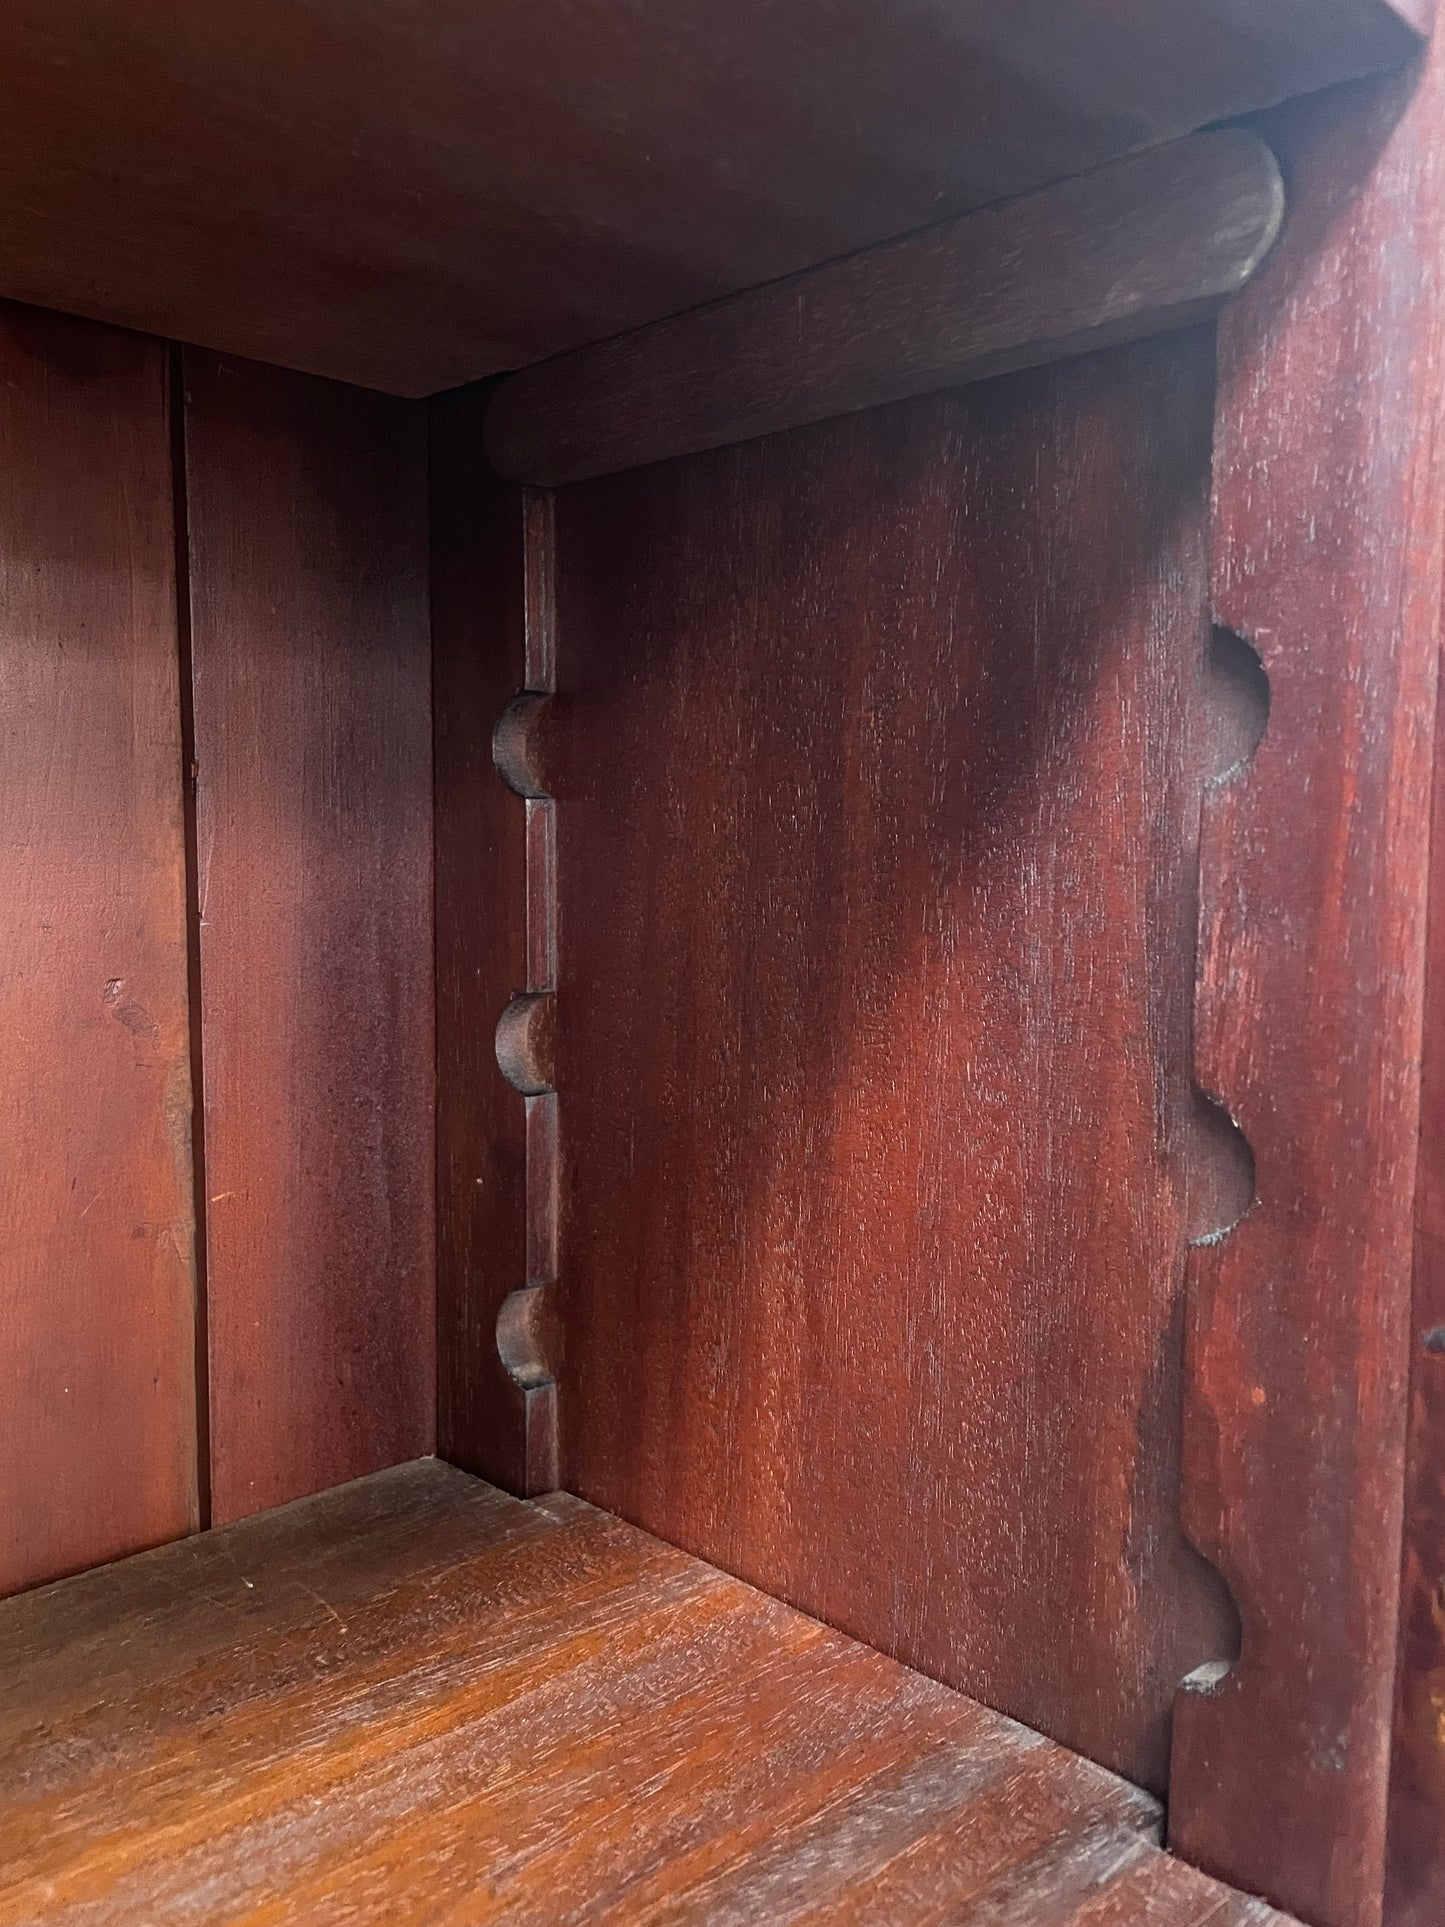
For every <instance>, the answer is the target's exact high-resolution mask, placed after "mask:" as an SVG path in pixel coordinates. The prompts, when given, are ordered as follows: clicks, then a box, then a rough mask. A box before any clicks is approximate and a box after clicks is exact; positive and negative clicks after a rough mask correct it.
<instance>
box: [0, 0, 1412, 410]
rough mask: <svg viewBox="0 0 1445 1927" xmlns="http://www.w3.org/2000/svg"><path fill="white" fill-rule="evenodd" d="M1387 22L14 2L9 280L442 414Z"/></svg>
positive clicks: (1044, 171) (551, 3)
mask: <svg viewBox="0 0 1445 1927" xmlns="http://www.w3.org/2000/svg"><path fill="white" fill-rule="evenodd" d="M1416 11H1417V9H1416V8H1415V7H1414V6H1413V5H1410V6H1401V5H1396V6H1391V5H1388V4H1386V0H1269V4H1267V5H1253V6H1252V5H1249V4H1245V3H1243V0H1195V4H1193V5H1190V6H1183V5H1178V6H1173V7H1168V8H1161V7H1160V6H1159V5H1158V4H1157V0H1118V3H1117V4H1114V5H1111V6H1109V7H1107V8H1103V7H1096V6H1089V5H1087V4H1085V3H1084V0H1030V3H1029V4H1027V5H1014V6H1011V7H998V6H995V5H989V4H986V0H954V3H953V4H946V5H940V4H938V0H794V4H791V5H788V6H778V5H775V4H771V0H736V3H735V4H733V5H730V6H726V7H722V6H718V5H716V4H715V0H625V3H624V0H490V4H478V3H477V0H473V3H472V4H469V5H462V4H459V0H417V3H416V4H413V5H410V6H406V7H369V8H365V9H358V8H355V7H352V6H348V5H346V4H344V0H235V3H234V4H232V5H229V6H224V7H223V6H220V5H216V4H214V0H203V4H200V5H196V6H192V7H189V8H185V9H182V10H180V11H177V9H175V8H174V7H172V6H168V5H164V4H162V3H161V0H129V4H127V5H126V6H124V7H117V6H115V5H114V4H108V3H107V0H16V3H15V4H14V5H12V6H11V7H9V8H7V9H6V10H5V12H4V17H3V19H0V74H3V75H4V77H5V78H4V92H3V96H0V100H3V109H4V111H3V113H0V200H3V205H4V207H5V212H6V218H5V221H4V223H3V227H0V294H9V295H13V296H18V297H20V298H22V299H24V300H28V301H33V302H38V303H41V304H43V305H45V306H48V307H56V308H63V309H67V310H73V311H76V312H79V313H84V314H91V315H95V316H98V317H100V318H101V319H105V320H113V321H121V322H125V323H127V324H128V325H130V326H133V327H138V328H143V329H148V330H151V331H154V332H156V333H159V334H166V335H173V336H176V337H178V338H180V339H182V340H187V341H194V342H199V343H201V344H203V345H206V346H211V347H216V348H222V349H228V350H232V351H236V352H240V353H243V354H247V355H252V356H256V357H258V358H260V359H263V360H266V361H274V362H281V363H284V364H287V365H289V366H293V367H298V368H303V369H307V370H311V371H313V372H316V373H320V374H329V375H336V376H341V377H344V378H345V379H348V380H351V381H357V382H361V383H363V384H366V385H370V386H375V387H380V388H387V389H392V390H395V391H397V392H399V393H403V394H423V393H427V392H430V391H432V390H435V389H439V388H445V387H449V386H452V385H453V384H456V383H458V382H462V381H466V380H470V379H472V378H474V377H477V376H480V375H484V374H487V373H490V372H492V371H495V370H497V369H500V368H507V367H513V366H517V365H519V364H522V363H525V362H529V361H533V360H536V359H538V358H540V357H543V356H546V355H549V354H554V353H556V352H558V351H560V350H562V349H566V348H570V347H575V346H577V345H579V344H581V343H583V342H587V341H592V340H597V339H599V338H601V337H604V336H607V335H611V334H615V333H618V332H620V331H622V330H624V329H627V328H631V327H636V326H638V325H640V324H641V323H643V322H647V321H651V320H654V319H656V318H657V317H659V316H661V315H665V314H671V313H675V312H676V311H678V310H679V309H682V308H686V307H690V306H692V305H694V304H695V303H698V302H701V301H706V300H709V299H712V298H714V297H716V296H719V295H722V294H726V293H729V292H731V291H732V290H734V289H737V288H740V287H745V286H749V285H752V284H754V283H757V282H761V281H767V280H770V279H772V278H774V277H776V276H779V275H783V274H787V273H791V272H793V271H795V270H797V269H800V268H804V267H807V266H810V265H812V264H813V263H815V262H818V261H821V260H825V259H828V258H829V257H831V256H834V255H838V254H842V253H845V252H847V251H848V250H850V249H852V248H856V247H860V246H863V245H865V244H867V243H870V242H874V241H878V240H882V239H884V238H886V237H888V236H890V235H895V234H900V233H904V232H906V231H907V230H909V229H911V228H915V227H918V226H921V225H923V224H925V223H928V222H931V221H934V220H938V219H940V218H943V217H945V216H947V215H950V214H957V213H961V212H963V211H965V210H967V209H969V208H974V207H978V206H982V205H984V204H985V203H987V202H989V201H992V200H996V199H999V198H1002V197H1003V196H1006V195H1010V194H1015V193H1019V192H1021V191H1022V190H1024V189H1026V188H1029V187H1033V186H1036V185H1039V184H1040V183H1042V182H1045V181H1048V180H1054V179H1059V178H1061V177H1063V176H1065V175H1068V174H1072V173H1077V172H1080V171H1082V170H1083V169H1086V168H1089V167H1093V166H1096V165H1098V164H1099V163H1100V162H1102V161H1105V160H1109V159H1112V158H1114V157H1116V156H1118V155H1120V154H1122V153H1125V152H1128V151H1130V150H1131V149H1133V148H1136V147H1140V146H1146V145H1149V144H1151V143H1153V142H1155V141H1159V140H1162V139H1166V138H1169V137H1171V136H1174V135H1177V134H1181V133H1185V132H1188V131H1189V130H1191V129H1193V128H1196V127H1199V126H1202V125H1204V124H1205V123H1207V122H1210V121H1213V120H1217V119H1219V118H1221V117H1224V116H1227V115H1231V114H1236V113H1240V112H1243V111H1246V110H1249V109H1253V108H1258V107H1261V106H1264V105H1267V104H1268V103H1270V102H1273V101H1276V100H1279V99H1281V98H1283V97H1285V96H1287V95H1290V94H1294V93H1300V92H1305V91H1308V90H1310V89H1313V88H1317V87H1321V86H1324V85H1327V84H1329V83H1330V82H1333V81H1336V80H1340V79H1343V78H1345V77H1347V76H1349V75H1351V74H1356V73H1362V72H1366V71H1371V70H1375V69H1378V68H1381V67H1386V66H1391V65H1396V64H1399V63H1400V62H1402V61H1403V60H1404V59H1406V58H1407V57H1408V55H1409V54H1410V52H1411V51H1412V50H1413V48H1414V47H1415V45H1416V44H1417V43H1416V38H1415V33H1414V31H1413V27H1412V25H1410V24H1407V19H1408V18H1410V17H1411V16H1413V14H1414V13H1415V12H1416Z"/></svg>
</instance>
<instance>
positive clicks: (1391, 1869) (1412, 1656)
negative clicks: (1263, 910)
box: [1386, 730, 1445, 1927]
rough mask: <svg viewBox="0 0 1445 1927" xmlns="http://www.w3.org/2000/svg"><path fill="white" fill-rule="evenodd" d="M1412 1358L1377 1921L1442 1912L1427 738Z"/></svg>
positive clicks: (1438, 762)
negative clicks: (1385, 1836)
mask: <svg viewBox="0 0 1445 1927" xmlns="http://www.w3.org/2000/svg"><path fill="white" fill-rule="evenodd" d="M1413 1338H1414V1360H1413V1382H1412V1387H1411V1397H1410V1435H1409V1471H1408V1477H1407V1483H1406V1487H1405V1521H1404V1525H1405V1557H1404V1562H1403V1570H1404V1585H1403V1598H1402V1600H1401V1608H1400V1651H1399V1660H1398V1670H1397V1678H1396V1703H1395V1746H1394V1758H1393V1763H1392V1767H1391V1776H1390V1829H1389V1865H1388V1886H1387V1891H1386V1919H1387V1920H1388V1921H1389V1923H1390V1927H1436V1923H1437V1922H1438V1921H1440V1920H1442V1919H1445V754H1442V742H1441V737H1440V735H1439V732H1438V730H1437V733H1436V738H1435V802H1434V829H1433V833H1432V839H1431V874H1430V915H1429V948H1428V953H1427V960H1426V980H1425V1048H1424V1052H1423V1054H1422V1060H1421V1108H1420V1162H1419V1170H1418V1174H1417V1179H1416V1190H1415V1291H1414V1319H1413Z"/></svg>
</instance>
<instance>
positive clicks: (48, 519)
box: [0, 308, 197, 1591]
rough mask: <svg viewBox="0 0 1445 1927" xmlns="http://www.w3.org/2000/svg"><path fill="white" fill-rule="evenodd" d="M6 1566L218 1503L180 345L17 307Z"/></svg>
mask: <svg viewBox="0 0 1445 1927" xmlns="http://www.w3.org/2000/svg"><path fill="white" fill-rule="evenodd" d="M0 470H3V473H4V476H5V482H4V487H3V489H0V815H3V819H4V834H3V837H0V1219H3V1222H4V1226H5V1235H4V1240H3V1248H0V1385H3V1388H4V1389H3V1394H0V1591H11V1590H14V1589H15V1588H17V1587H21V1586H28V1585H33V1584H34V1583H36V1582H37V1581H39V1580H43V1579H49V1578H53V1577H55V1576H56V1575H57V1574H60V1573H64V1572H68V1571H71V1570H74V1569H75V1568H77V1567H82V1566H87V1565H91V1564H94V1563H96V1562H97V1561H100V1560H104V1559H110V1558H114V1557H116V1556H117V1555H118V1554H121V1553H125V1552H130V1551H134V1550H135V1549H136V1548H137V1547H140V1546H145V1545H151V1544H154V1543H156V1542H157V1541H160V1540H164V1539H169V1538H174V1537H175V1536H176V1535H177V1534H180V1533H184V1532H186V1531H187V1530H188V1529H190V1528H192V1527H193V1526H194V1525H195V1524H196V1483H197V1481H196V1413H195V1378H194V1364H195V1335H194V1318H195V1312H194V1289H195V1286H194V1259H195V1251H194V1231H193V1203H192V1177H191V1146H190V1064H189V1021H188V1008H187V983H186V930H185V857H184V840H183V824H182V769H181V741H180V696H179V689H178V660H179V658H178V649H177V636H176V594H175V546H174V528H173V517H172V505H171V476H170V438H169V427H168V407H167V387H166V369H165V350H164V348H163V347H162V345H161V344H160V343H159V342H153V341H146V340H143V339H141V338H140V337H138V336H134V335H123V334H118V333H116V332H114V331H113V330H110V329H106V328H99V327H95V326H92V325H90V324H88V323H83V322H75V321H69V320H66V319H64V318H63V317H61V316H58V315H46V314H40V313H37V312H34V311H26V310H21V309H14V308H6V309H3V310H0Z"/></svg>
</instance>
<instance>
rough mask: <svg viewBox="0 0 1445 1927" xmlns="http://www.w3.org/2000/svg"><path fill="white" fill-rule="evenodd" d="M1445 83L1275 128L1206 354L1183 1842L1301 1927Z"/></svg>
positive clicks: (1419, 974) (1374, 1199)
mask: <svg viewBox="0 0 1445 1927" xmlns="http://www.w3.org/2000/svg"><path fill="white" fill-rule="evenodd" d="M1442 101H1445V96H1442V79H1441V68H1440V56H1439V55H1438V54H1437V55H1435V56H1433V57H1432V63H1431V66H1430V69H1429V70H1428V72H1427V73H1426V75H1425V77H1424V79H1423V82H1422V84H1421V86H1420V88H1419V90H1418V91H1417V92H1415V93H1414V94H1413V97H1412V94H1411V90H1410V88H1409V87H1407V86H1404V85H1398V86H1394V87H1389V88H1372V89H1371V88H1362V89H1359V90H1357V91H1356V92H1354V93H1353V94H1346V95H1344V96H1341V97H1339V98H1334V99H1325V100H1321V101H1318V102H1315V103H1311V104H1309V105H1303V104H1302V105H1301V106H1300V107H1299V108H1297V109H1292V110H1288V111H1286V112H1285V113H1283V114H1281V115H1280V116H1277V117H1273V118H1272V120H1271V123H1270V125H1269V127H1268V129H1267V136H1268V138H1269V140H1270V142H1271V145H1272V146H1274V148H1275V149H1276V151H1277V153H1278V154H1279V156H1280V160H1281V165H1282V167H1283V168H1284V171H1285V176H1286V181H1287V186H1288V200H1289V206H1290V210H1291V212H1290V220H1289V224H1288V228H1287V232H1286V235H1285V236H1284V238H1283V239H1282V240H1281V242H1280V245H1279V248H1278V249H1277V250H1276V252H1275V254H1274V256H1273V257H1272V258H1271V260H1270V261H1269V262H1268V263H1267V264H1266V266H1265V268H1264V270H1263V271H1262V273H1261V275H1260V277H1259V278H1258V280H1257V281H1256V282H1255V283H1254V285H1253V286H1252V287H1251V289H1250V290H1249V291H1248V292H1247V293H1246V294H1245V295H1244V296H1243V297H1242V298H1241V300H1240V302H1239V303H1238V304H1236V305H1235V306H1234V307H1232V308H1230V309H1228V310H1226V312H1225V315H1224V317H1223V319H1222V321H1221V332H1220V394H1219V409H1218V425H1217V432H1216V453H1215V484H1214V516H1213V522H1214V532H1213V556H1214V561H1213V597H1214V609H1215V614H1216V616H1217V618H1218V620H1219V621H1220V622H1221V623H1224V624H1226V625H1228V627H1229V628H1231V629H1232V630H1234V631H1236V632H1237V633H1238V634H1240V635H1242V636H1244V637H1246V638H1248V639H1249V641H1250V642H1252V644H1253V646H1254V648H1255V649H1256V650H1257V652H1258V654H1259V656H1260V658H1261V660H1262V663H1263V667H1264V670H1265V672H1266V673H1267V675H1268V677H1269V684H1270V707H1269V721H1268V727H1267V728H1266V730H1265V732H1264V736H1263V739H1262V740H1261V742H1260V744H1259V747H1258V749H1257V751H1256V752H1255V754H1254V757H1253V760H1252V762H1251V763H1250V765H1249V767H1248V768H1247V770H1245V771H1243V772H1242V773H1241V774H1240V776H1239V777H1238V778H1237V779H1236V780H1235V781H1233V782H1231V783H1228V784H1226V785H1224V786H1223V787H1222V788H1220V790H1219V791H1218V792H1217V793H1216V795H1215V796H1214V797H1213V798H1212V800H1211V805H1210V808H1209V810H1208V813H1207V817H1206V824H1205V841H1204V850H1203V857H1202V909H1201V925H1200V928H1201V975H1200V987H1199V996H1198V1006H1197V1036H1198V1074H1199V1079H1200V1082H1201V1083H1202V1084H1203V1085H1204V1086H1205V1087H1206V1088H1207V1089H1208V1090H1210V1091H1212V1092H1213V1093H1215V1094H1216V1095H1217V1096H1218V1097H1219V1098H1220V1099H1221V1100H1222V1101H1223V1103H1224V1104H1225V1105H1226V1106H1227V1107H1228V1109H1229V1110H1230V1112H1231V1113H1232V1114H1233V1115H1234V1117H1235V1118H1236V1119H1237V1121H1238V1123H1239V1125H1240V1126H1241V1128H1242V1129H1243V1131H1244V1133H1245V1135H1246V1137H1247V1138H1248V1140H1249V1143H1250V1145H1251V1147H1252V1150H1253V1154H1254V1160H1255V1168H1256V1174H1257V1188H1258V1194H1259V1202H1258V1204H1257V1206H1256V1208H1255V1209H1254V1210H1253V1211H1251V1212H1250V1214H1249V1215H1248V1216H1247V1217H1246V1218H1245V1219H1244V1221H1243V1222H1242V1223H1241V1224H1240V1225H1239V1226H1238V1228H1237V1229H1236V1230H1235V1231H1234V1232H1233V1233H1232V1234H1231V1235H1230V1236H1229V1237H1228V1238H1226V1239H1225V1240H1224V1241H1223V1242H1221V1243H1220V1244H1218V1245H1217V1246H1214V1247H1212V1248H1209V1249H1205V1250H1201V1251H1200V1252H1198V1253H1197V1254H1196V1260H1195V1264H1196V1269H1195V1273H1194V1279H1193V1290H1192V1293H1191V1302H1192V1305H1193V1318H1192V1323H1191V1330H1190V1333H1189V1338H1188V1345H1187V1358H1188V1393H1187V1400H1186V1410H1185V1421H1186V1447H1185V1451H1186V1457H1185V1476H1184V1485H1183V1500H1184V1516H1185V1519H1186V1523H1187V1526H1188V1529H1189V1530H1190V1532H1191V1534H1192V1535H1193V1537H1194V1539H1195V1541H1196V1543H1197V1544H1198V1545H1199V1547H1200V1548H1201V1550H1203V1551H1204V1552H1205V1553H1206V1555H1207V1556H1208V1557H1209V1558H1210V1559H1212V1560H1214V1561H1215V1562H1216V1563H1217V1564H1218V1565H1219V1567H1220V1569H1221V1570H1222V1571H1223V1572H1224V1573H1225V1574H1226V1576H1227V1577H1228V1579H1229V1581H1230V1584H1231V1586H1232V1588H1233V1591H1234V1593H1235V1597H1236V1599H1237V1601H1238V1604H1239V1607H1240V1611H1241V1615H1242V1619H1243V1649H1242V1655H1241V1659H1240V1662H1239V1665H1238V1666H1237V1667H1236V1669H1235V1670H1234V1672H1233V1674H1232V1675H1231V1676H1230V1677H1229V1678H1228V1679H1226V1680H1225V1681H1223V1682H1222V1684H1220V1685H1219V1686H1218V1688H1217V1689H1216V1690H1215V1691H1213V1692H1211V1693H1209V1694H1207V1695H1187V1696H1186V1697H1185V1698H1184V1700H1183V1701H1182V1702H1181V1705H1180V1707H1179V1710H1178V1713H1177V1716H1176V1722H1175V1749H1174V1761H1173V1775H1172V1781H1171V1798H1170V1832H1171V1839H1172V1840H1173V1841H1174V1842H1175V1843H1176V1844H1177V1846H1178V1848H1179V1850H1180V1852H1181V1853H1183V1854H1184V1855H1185V1856H1186V1857H1188V1858H1190V1859H1192V1860H1196V1861H1197V1862H1198V1863H1200V1864H1201V1865H1203V1866H1205V1867H1207V1868H1209V1869H1210V1870H1212V1871H1214V1872H1217V1873H1220V1874H1222V1875H1225V1876H1227V1877H1232V1878H1233V1879H1234V1880H1236V1881H1237V1882H1238V1883H1240V1884H1242V1885H1246V1886H1249V1887H1252V1888H1257V1889H1258V1890H1260V1891H1264V1892H1267V1893H1268V1894H1269V1895H1270V1896H1271V1897H1272V1898H1273V1899H1274V1900H1275V1901H1276V1902H1277V1903H1279V1904H1281V1905H1285V1906H1289V1907H1291V1908H1292V1909H1293V1910H1294V1911H1295V1912H1297V1913H1298V1914H1300V1915H1301V1916H1302V1917H1303V1918H1305V1919H1307V1920H1310V1921H1312V1922H1318V1923H1319V1927H1373V1923H1376V1922H1378V1921H1379V1919H1380V1916H1381V1894H1382V1888H1383V1884H1384V1850H1385V1825H1386V1787H1387V1777H1388V1764H1389V1730H1390V1706H1391V1688H1392V1680H1393V1674H1394V1665H1395V1640H1396V1615H1397V1603H1398V1596H1399V1595H1398V1587H1399V1562H1400V1525H1401V1494H1402V1488H1403V1476H1404V1434H1405V1410H1406V1385H1407V1373H1408V1359H1409V1349H1410V1348H1409V1279H1410V1270H1411V1247H1412V1210H1413V1194H1414V1185H1415V1169H1416V1146H1417V1135H1418V1128H1419V1099H1420V1036H1421V1006H1422V982H1423V963H1424V939H1425V897H1426V882H1427V863H1428V837H1429V796H1430V770H1431V761H1432V730H1433V719H1434V703H1435V684H1436V672H1437V654H1438V635H1439V609H1440V588H1441V562H1442V555H1441V536H1442V529H1441V522H1442V517H1441V490H1442V482H1445V474H1442V467H1441V437H1440V420H1441V395H1442V378H1445V362H1442V343H1445V320H1442V317H1445V300H1442V297H1445V288H1442V282H1441V246H1440V234H1441V225H1442V223H1441V217H1442V186H1445V144H1442V138H1441V136H1442V132H1445V116H1442Z"/></svg>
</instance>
